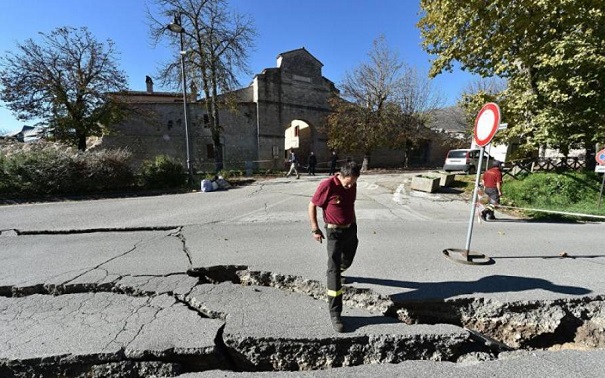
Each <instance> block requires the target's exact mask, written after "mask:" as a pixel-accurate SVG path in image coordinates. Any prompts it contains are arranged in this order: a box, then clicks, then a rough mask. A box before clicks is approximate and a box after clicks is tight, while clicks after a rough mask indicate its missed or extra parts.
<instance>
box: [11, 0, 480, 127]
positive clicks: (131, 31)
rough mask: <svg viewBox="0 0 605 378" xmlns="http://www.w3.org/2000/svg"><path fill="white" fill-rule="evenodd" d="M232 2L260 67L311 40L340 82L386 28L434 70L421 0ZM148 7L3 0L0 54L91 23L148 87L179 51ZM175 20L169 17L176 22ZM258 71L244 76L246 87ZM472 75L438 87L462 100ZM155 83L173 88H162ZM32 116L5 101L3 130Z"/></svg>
mask: <svg viewBox="0 0 605 378" xmlns="http://www.w3.org/2000/svg"><path fill="white" fill-rule="evenodd" d="M230 4H231V8H233V9H234V10H237V11H239V12H240V13H244V14H248V15H249V16H251V18H252V19H253V20H254V23H255V26H256V29H257V33H258V36H257V39H256V42H255V47H254V50H252V51H250V54H249V55H250V59H249V65H250V69H251V71H252V72H253V74H257V73H260V72H262V70H263V69H264V68H270V67H275V65H276V59H277V55H278V54H279V53H282V52H286V51H290V50H294V49H297V48H300V47H305V48H306V49H307V50H308V51H309V52H310V53H311V54H313V55H314V56H315V57H316V58H317V59H318V60H319V61H321V62H322V63H323V65H324V66H323V75H324V76H325V77H326V78H328V79H330V80H332V81H333V82H334V83H336V85H337V86H338V84H339V83H340V82H341V80H342V78H343V75H344V73H345V72H347V71H351V70H352V69H354V68H355V67H356V66H358V65H359V64H360V63H361V62H363V61H365V60H366V58H367V53H368V52H369V51H370V50H371V48H372V42H373V41H374V40H375V39H376V38H378V37H379V36H380V35H384V36H385V37H386V41H387V44H388V45H389V47H390V48H391V49H393V50H394V51H397V52H398V54H399V56H400V58H401V59H402V60H403V61H405V62H406V63H407V64H409V65H411V66H414V67H416V68H417V69H418V70H419V71H420V72H428V68H429V66H430V59H431V57H430V56H429V55H428V54H426V53H425V52H424V51H423V50H422V48H421V46H420V44H421V39H420V33H419V31H418V29H417V28H416V23H417V22H418V20H419V15H418V11H419V1H418V0H379V1H376V0H230ZM146 7H150V8H152V9H153V7H154V3H153V1H152V0H102V1H100V0H52V1H50V0H28V1H23V0H1V1H0V35H1V36H2V37H1V38H0V54H2V55H5V54H6V52H7V51H11V50H14V48H15V46H16V44H17V43H22V42H24V41H25V40H26V39H28V38H32V39H34V40H37V39H38V37H39V35H38V32H43V33H49V32H50V31H52V30H53V29H55V28H57V27H60V26H72V27H81V26H86V27H88V28H89V29H90V31H91V32H92V34H93V35H94V36H95V37H96V38H97V40H99V41H105V40H107V39H111V40H113V41H114V42H115V44H116V50H117V51H118V52H119V53H120V56H119V57H120V61H119V66H120V68H121V69H122V70H124V71H125V72H126V74H127V76H128V78H129V87H130V89H132V90H145V75H149V76H151V77H154V76H155V74H156V72H157V71H158V67H159V66H160V64H162V63H163V62H166V61H167V60H168V59H170V58H171V57H174V56H175V55H176V53H177V52H176V51H173V50H174V49H173V48H171V47H170V46H168V45H163V46H156V47H155V48H154V47H153V46H152V44H151V40H150V38H149V27H148V25H147V20H146V13H145V9H146ZM170 21H171V20H166V23H169V22H170ZM252 78H253V76H249V77H242V78H241V80H240V81H241V84H242V86H246V85H248V84H249V83H250V82H251V80H252ZM471 80H472V77H471V76H470V75H469V74H467V73H464V72H461V71H458V72H455V73H443V74H441V75H439V76H438V77H437V78H435V80H434V86H435V88H437V90H439V91H440V92H441V93H442V95H443V96H444V97H445V98H446V105H452V104H454V103H455V102H456V100H457V98H458V96H459V94H460V92H461V91H462V90H463V89H464V88H465V87H466V86H467V85H468V83H469V82H470V81H471ZM155 89H156V90H170V88H159V87H158V86H157V85H156V87H155ZM31 123H32V122H29V123H28V122H22V121H17V120H16V119H15V118H14V116H13V115H12V114H11V113H10V112H9V111H8V109H6V107H5V104H3V103H1V102H0V131H13V130H19V129H21V126H22V125H24V124H31Z"/></svg>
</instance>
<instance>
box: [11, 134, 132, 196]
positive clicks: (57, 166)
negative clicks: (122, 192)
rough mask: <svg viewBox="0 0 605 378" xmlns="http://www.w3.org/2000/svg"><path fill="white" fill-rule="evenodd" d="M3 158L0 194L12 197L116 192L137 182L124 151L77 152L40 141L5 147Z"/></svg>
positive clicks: (127, 154)
mask: <svg viewBox="0 0 605 378" xmlns="http://www.w3.org/2000/svg"><path fill="white" fill-rule="evenodd" d="M0 156H1V158H0V193H3V194H9V195H12V196H35V195H49V194H80V193H86V192H93V191H105V190H115V189H123V188H126V187H130V186H132V184H133V182H134V180H133V178H134V175H133V173H132V169H131V168H130V167H129V166H128V164H127V161H128V159H129V158H130V153H128V152H127V151H124V150H100V151H95V152H89V151H86V152H77V151H75V150H73V149H72V148H66V147H65V146H63V145H60V144H53V143H45V142H39V143H34V144H15V145H11V146H3V148H2V154H1V155H0Z"/></svg>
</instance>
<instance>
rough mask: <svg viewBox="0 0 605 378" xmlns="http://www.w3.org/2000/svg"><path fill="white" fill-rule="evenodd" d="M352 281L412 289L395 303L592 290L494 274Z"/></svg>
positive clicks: (401, 295)
mask: <svg viewBox="0 0 605 378" xmlns="http://www.w3.org/2000/svg"><path fill="white" fill-rule="evenodd" d="M347 280H348V281H349V282H351V283H358V284H364V283H365V284H372V285H379V286H390V287H399V288H405V289H410V290H409V291H406V292H402V293H398V294H393V295H391V296H390V297H391V299H392V300H393V302H395V303H401V302H406V301H418V300H431V299H433V300H444V299H448V298H453V297H456V296H459V295H465V294H478V293H505V292H520V291H526V290H535V289H541V290H546V291H550V292H553V293H561V294H566V295H586V294H589V293H591V292H592V291H591V290H589V289H587V288H583V287H577V286H565V285H557V284H554V283H552V282H550V281H548V280H545V279H541V278H533V277H519V276H504V275H493V276H487V277H483V278H480V279H478V280H476V281H445V282H412V281H399V280H390V279H382V278H373V277H351V276H348V277H347Z"/></svg>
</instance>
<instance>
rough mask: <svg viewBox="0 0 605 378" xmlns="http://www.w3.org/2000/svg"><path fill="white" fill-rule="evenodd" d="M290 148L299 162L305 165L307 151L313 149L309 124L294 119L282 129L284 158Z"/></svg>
mask: <svg viewBox="0 0 605 378" xmlns="http://www.w3.org/2000/svg"><path fill="white" fill-rule="evenodd" d="M290 149H293V150H294V152H295V153H296V155H297V156H298V159H299V162H300V164H301V165H302V166H306V165H307V159H308V157H309V153H310V152H311V151H313V138H312V132H311V125H309V124H308V123H307V122H305V121H303V120H300V119H295V120H293V121H292V122H290V126H288V128H286V130H285V131H284V151H285V155H286V156H285V158H288V154H289V152H290Z"/></svg>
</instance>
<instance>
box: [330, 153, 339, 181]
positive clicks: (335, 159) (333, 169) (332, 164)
mask: <svg viewBox="0 0 605 378" xmlns="http://www.w3.org/2000/svg"><path fill="white" fill-rule="evenodd" d="M336 163H338V155H336V151H332V156H330V172H329V175H330V176H332V175H333V174H335V173H336Z"/></svg>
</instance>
